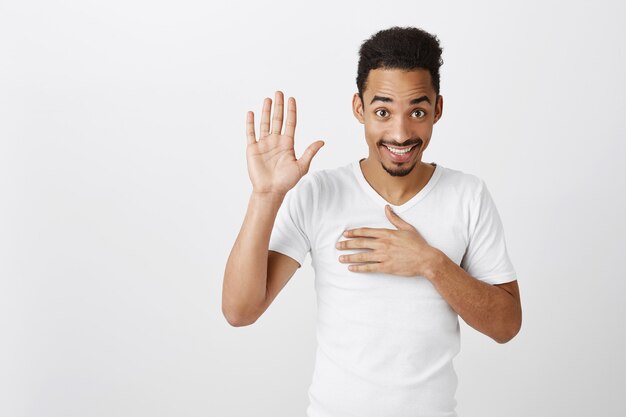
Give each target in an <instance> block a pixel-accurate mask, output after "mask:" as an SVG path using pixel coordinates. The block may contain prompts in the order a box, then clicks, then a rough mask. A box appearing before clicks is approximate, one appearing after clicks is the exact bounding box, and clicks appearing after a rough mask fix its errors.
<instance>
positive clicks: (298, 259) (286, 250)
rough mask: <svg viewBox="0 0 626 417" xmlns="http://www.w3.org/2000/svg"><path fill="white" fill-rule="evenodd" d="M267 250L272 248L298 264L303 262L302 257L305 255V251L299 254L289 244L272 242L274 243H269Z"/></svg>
mask: <svg viewBox="0 0 626 417" xmlns="http://www.w3.org/2000/svg"><path fill="white" fill-rule="evenodd" d="M268 250H273V251H274V252H280V253H282V254H283V255H287V256H289V257H290V258H291V259H293V260H294V261H296V262H298V263H299V264H300V266H302V265H303V264H304V258H305V257H306V253H305V254H304V255H301V254H299V253H298V252H296V251H295V250H294V249H293V248H290V247H289V246H283V245H276V244H274V245H271V246H270V247H269V248H268Z"/></svg>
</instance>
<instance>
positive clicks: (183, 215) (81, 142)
mask: <svg viewBox="0 0 626 417" xmlns="http://www.w3.org/2000/svg"><path fill="white" fill-rule="evenodd" d="M624 11H625V10H624V6H623V5H622V4H620V2H617V1H615V2H606V1H604V2H594V4H593V5H591V2H583V1H574V2H571V1H567V2H565V1H563V2H550V1H541V2H528V1H524V2H521V1H520V2H496V1H494V2H490V3H486V2H480V1H478V2H477V1H473V2H456V3H448V2H421V1H414V0H412V1H396V2H383V1H359V2H353V3H350V4H347V3H341V2H338V1H332V2H324V1H321V2H320V1H316V2H313V3H311V2H309V3H306V4H296V2H274V3H272V4H268V3H261V2H253V1H249V2H245V3H244V2H229V3H228V4H227V3H226V2H215V3H210V2H207V1H176V2H174V1H171V2H165V1H150V2H149V1H137V0H131V1H119V0H116V1H111V0H109V1H104V0H103V1H78V0H73V1H62V2H61V1H4V0H2V1H0V60H1V65H0V137H1V141H0V211H1V212H0V214H1V215H0V328H1V329H2V333H1V343H0V369H1V370H2V371H1V372H0V414H1V415H3V416H29V417H31V416H33V417H34V416H46V417H49V416H50V417H51V416H63V417H70V416H77V417H78V416H80V417H84V416H113V415H115V416H140V415H150V416H190V417H191V416H251V415H255V416H270V415H271V416H289V417H291V416H303V415H304V412H305V409H306V406H307V395H306V391H307V388H308V385H309V382H310V378H311V375H312V371H313V360H314V352H315V312H316V306H315V294H314V288H313V279H314V276H313V271H312V269H311V266H310V257H308V256H307V260H306V261H305V265H304V267H303V268H302V269H301V270H299V271H298V272H297V273H296V275H295V276H294V278H292V280H291V281H290V282H289V284H288V285H287V286H286V287H285V289H284V290H283V292H282V293H281V294H280V295H279V296H278V298H277V299H276V301H275V302H274V304H272V306H270V308H269V310H268V311H267V312H266V314H265V315H264V316H262V317H261V318H260V319H259V320H258V321H257V323H256V324H254V325H253V326H250V327H242V328H233V327H230V326H229V325H228V324H227V322H226V320H225V319H224V318H223V316H222V314H221V309H220V302H221V288H222V279H223V271H224V266H225V262H226V259H227V256H228V254H229V252H230V249H231V247H232V244H233V242H234V239H235V237H236V235H237V233H238V231H239V227H240V226H241V222H242V220H243V216H244V213H245V211H246V205H247V202H248V197H249V193H250V191H251V185H250V181H249V178H248V174H247V168H246V160H245V144H246V138H245V115H246V112H247V111H248V110H253V111H254V112H255V115H257V121H258V120H259V118H258V116H259V115H260V111H261V105H262V101H263V98H264V97H266V96H269V97H273V94H274V91H275V90H277V89H281V90H282V91H284V93H285V95H286V96H294V97H296V99H297V101H298V109H299V114H298V122H299V123H298V127H297V131H296V154H297V155H298V156H299V155H300V154H301V152H302V151H303V150H304V149H305V148H306V146H307V145H308V144H309V143H311V142H313V141H314V140H317V139H324V140H325V141H326V146H325V147H324V148H322V149H321V151H320V152H319V153H318V155H317V157H316V158H315V159H314V161H313V164H312V168H311V169H312V170H317V169H323V168H333V167H336V166H339V165H343V164H346V163H349V162H351V161H353V160H355V159H358V158H361V157H364V156H366V155H367V147H366V144H365V139H364V137H363V130H362V125H360V124H359V123H358V122H357V121H356V119H355V118H354V117H353V115H352V112H351V107H350V105H351V97H352V94H353V93H354V92H355V91H356V85H355V77H356V65H357V51H358V47H359V45H360V44H361V42H362V41H363V40H365V39H366V38H368V37H369V36H371V35H372V34H373V33H374V32H376V31H378V30H380V29H383V28H386V27H389V26H392V25H400V26H403V25H413V26H419V27H422V28H424V29H426V30H429V31H431V32H433V33H435V34H437V35H438V36H439V38H440V39H441V42H442V45H443V47H444V60H445V64H444V66H443V67H442V79H441V82H442V90H441V93H442V94H443V96H444V97H445V102H444V113H443V118H442V119H441V121H440V122H439V123H438V124H437V125H436V126H435V130H434V134H433V139H432V142H431V144H430V146H429V148H428V150H427V151H426V153H425V155H424V160H425V161H428V162H432V161H435V162H437V163H439V164H441V165H444V166H447V167H451V168H454V169H459V170H462V171H465V172H469V173H473V174H475V175H478V176H479V177H481V178H483V179H484V180H485V181H486V183H487V185H488V188H489V189H490V191H491V193H492V195H493V197H494V200H495V202H496V205H497V207H498V210H499V212H500V215H501V217H502V220H503V223H504V226H505V231H506V238H507V244H508V248H509V254H510V256H511V259H512V261H513V264H514V266H515V268H516V270H517V273H518V275H519V283H520V288H521V295H522V300H523V309H524V323H523V328H522V331H521V332H520V334H519V335H518V336H517V337H516V338H515V339H513V340H512V341H511V342H509V343H507V344H505V345H499V344H497V343H495V342H493V341H492V340H491V339H489V338H488V337H486V336H484V335H482V334H479V333H477V332H476V331H474V330H473V329H471V328H469V327H468V326H466V325H465V324H464V323H462V351H461V354H460V355H459V356H458V357H457V359H456V361H455V364H456V369H457V371H458V374H459V378H460V386H459V389H458V393H457V399H458V412H459V416H460V417H470V416H498V417H501V416H557V415H559V416H590V415H616V414H617V413H619V412H621V411H622V410H623V407H622V406H621V403H622V401H621V399H620V398H619V397H618V395H621V394H622V393H621V390H622V388H623V387H624V386H625V385H626V381H625V379H626V377H625V375H626V372H625V371H626V361H625V360H624V357H623V356H622V355H623V352H624V351H626V339H625V337H624V328H623V324H622V321H623V318H624V317H625V314H624V313H625V311H624V304H623V302H622V301H621V299H622V298H623V294H624V290H625V289H626V284H625V283H624V273H623V267H622V265H623V264H622V261H623V259H624V255H623V251H624V249H625V248H626V237H625V232H626V230H625V229H626V224H625V220H624V217H623V215H624V212H625V211H626V204H625V201H624V196H623V190H624V189H625V188H626V187H625V185H626V184H625V180H626V175H625V174H626V172H625V170H626V169H625V165H626V157H625V155H626V146H625V144H624V143H625V141H624V137H625V133H626V122H625V121H624V110H625V100H626V98H625V97H626V88H625V81H624V74H625V73H626V60H625V53H626V51H625V48H624V43H623V42H624V40H625V39H626V27H625V26H624V25H623V17H624V15H625V13H624Z"/></svg>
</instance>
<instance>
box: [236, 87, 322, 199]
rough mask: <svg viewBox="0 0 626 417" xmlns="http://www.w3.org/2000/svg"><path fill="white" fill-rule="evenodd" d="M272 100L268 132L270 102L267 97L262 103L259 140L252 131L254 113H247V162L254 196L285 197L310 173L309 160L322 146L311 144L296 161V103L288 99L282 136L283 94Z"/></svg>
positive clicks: (317, 142) (253, 130)
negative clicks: (259, 194) (274, 195)
mask: <svg viewBox="0 0 626 417" xmlns="http://www.w3.org/2000/svg"><path fill="white" fill-rule="evenodd" d="M275 99H276V100H275V103H274V116H273V118H272V126H271V131H270V108H271V106H272V100H271V99H270V98H269V97H268V98H265V100H264V101H263V111H262V114H261V125H260V128H261V130H260V136H259V139H258V140H257V138H256V134H255V129H254V112H251V111H249V112H248V114H247V116H246V134H247V138H248V145H247V148H246V158H247V161H248V174H249V176H250V181H252V188H253V192H258V193H277V194H286V193H287V191H289V190H290V189H292V188H293V187H294V186H295V185H296V184H297V183H298V181H299V180H300V178H302V177H303V176H304V175H305V174H306V173H307V172H308V171H309V167H310V165H311V160H312V159H313V157H314V156H315V154H316V153H317V151H319V149H320V148H321V147H322V146H323V145H324V142H323V141H321V140H319V141H316V142H314V143H312V144H311V145H309V147H308V148H307V149H306V150H305V151H304V153H303V154H302V156H301V157H300V159H296V154H295V151H294V135H295V130H296V100H295V98H293V97H290V98H289V103H288V107H287V121H286V123H285V129H284V132H283V133H282V134H281V130H282V128H283V111H284V104H283V102H284V97H283V93H282V92H281V91H276V95H275Z"/></svg>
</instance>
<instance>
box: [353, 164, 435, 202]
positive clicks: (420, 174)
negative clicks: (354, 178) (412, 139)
mask: <svg viewBox="0 0 626 417" xmlns="http://www.w3.org/2000/svg"><path fill="white" fill-rule="evenodd" d="M360 165H361V171H362V172H363V176H364V177H365V179H366V180H367V182H368V183H369V184H370V186H371V187H372V188H373V189H374V190H375V191H376V192H377V193H378V194H380V196H381V197H383V198H384V199H385V200H386V201H388V202H389V203H391V204H393V205H395V206H400V205H402V204H404V203H405V202H407V201H408V200H410V199H411V198H412V197H413V196H415V195H416V194H417V193H418V192H419V191H420V190H421V189H422V188H424V186H425V185H426V184H427V183H428V181H429V180H430V177H431V176H432V173H433V172H434V170H435V167H434V166H433V165H432V164H427V163H425V162H422V161H421V160H420V161H418V162H417V164H416V165H415V167H414V168H413V169H412V170H411V172H409V173H408V174H407V175H405V176H403V177H394V176H392V175H390V174H389V173H388V172H387V171H385V169H384V168H383V167H382V165H381V163H380V161H378V160H374V159H372V158H371V157H369V158H365V159H364V160H362V161H360Z"/></svg>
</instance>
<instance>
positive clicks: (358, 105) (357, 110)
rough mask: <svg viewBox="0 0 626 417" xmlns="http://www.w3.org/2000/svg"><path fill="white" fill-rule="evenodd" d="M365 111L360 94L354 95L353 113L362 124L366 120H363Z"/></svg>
mask: <svg viewBox="0 0 626 417" xmlns="http://www.w3.org/2000/svg"><path fill="white" fill-rule="evenodd" d="M363 110H364V109H363V101H361V97H359V93H354V95H353V96H352V113H353V114H354V117H356V118H357V120H358V121H359V122H360V123H361V124H363V123H365V120H364V119H363Z"/></svg>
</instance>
